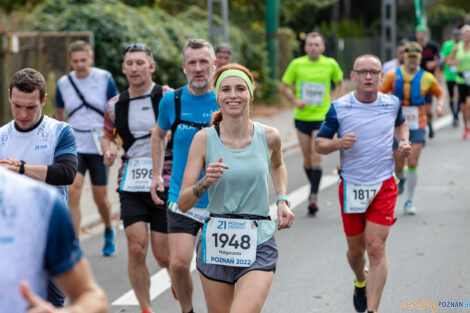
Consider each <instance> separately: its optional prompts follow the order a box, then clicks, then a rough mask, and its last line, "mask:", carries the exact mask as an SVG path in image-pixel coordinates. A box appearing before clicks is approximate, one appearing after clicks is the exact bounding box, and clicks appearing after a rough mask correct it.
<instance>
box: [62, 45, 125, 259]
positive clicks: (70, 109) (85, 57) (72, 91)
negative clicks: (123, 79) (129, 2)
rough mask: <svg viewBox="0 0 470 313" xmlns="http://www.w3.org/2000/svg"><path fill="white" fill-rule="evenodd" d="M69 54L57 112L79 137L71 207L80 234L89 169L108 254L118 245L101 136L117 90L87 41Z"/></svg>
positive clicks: (71, 191) (74, 46)
mask: <svg viewBox="0 0 470 313" xmlns="http://www.w3.org/2000/svg"><path fill="white" fill-rule="evenodd" d="M69 56H70V64H71V66H72V68H73V71H72V72H70V73H69V74H68V75H64V76H62V77H61V78H60V79H59V81H58V82H57V93H56V98H55V102H54V114H55V117H56V118H57V119H58V120H64V109H65V110H66V111H67V121H68V122H69V124H70V125H71V126H72V128H73V130H74V133H75V137H76V139H77V152H78V173H77V176H76V177H75V181H74V182H73V184H72V185H71V186H70V198H69V203H70V210H71V212H72V218H73V224H74V228H75V232H76V233H77V234H78V233H79V230H80V221H81V214H80V196H81V194H82V188H83V182H84V176H85V173H86V171H87V169H88V170H89V171H90V178H91V184H92V192H93V198H94V200H95V203H96V205H97V206H98V211H99V213H100V215H101V218H102V219H103V222H104V224H105V233H104V239H105V243H104V246H103V254H104V255H105V256H109V255H111V254H112V253H113V252H114V251H115V249H116V248H115V245H114V232H113V229H112V227H111V202H110V201H109V200H108V193H107V190H108V186H107V184H108V182H107V180H108V168H107V167H106V166H105V165H104V164H103V153H102V152H101V145H100V140H101V137H102V133H103V131H102V129H103V123H104V117H103V116H104V110H105V107H106V103H107V102H108V100H109V99H111V98H112V97H114V96H115V95H117V94H118V91H117V89H116V85H115V84H114V80H113V77H112V76H111V74H110V73H109V72H108V71H105V70H102V69H99V68H96V67H92V63H93V52H92V49H91V46H90V45H89V44H88V43H87V42H85V41H75V42H72V43H71V44H70V47H69Z"/></svg>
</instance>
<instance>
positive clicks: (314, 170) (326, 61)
mask: <svg viewBox="0 0 470 313" xmlns="http://www.w3.org/2000/svg"><path fill="white" fill-rule="evenodd" d="M304 49H305V52H306V53H307V55H304V56H302V57H300V58H296V59H294V60H292V62H291V63H290V64H289V66H288V67H287V69H286V72H285V73H284V75H283V76H282V85H281V92H282V95H283V96H284V97H285V98H286V99H287V100H289V101H290V102H291V103H292V104H293V105H294V120H295V128H297V137H298V139H299V143H300V148H301V150H302V155H303V159H304V169H305V174H306V175H307V179H308V181H309V183H310V186H311V188H310V197H309V206H308V213H309V214H310V215H313V216H314V215H315V214H316V213H317V211H318V205H317V193H318V189H319V187H320V179H321V176H322V158H321V155H320V154H318V153H317V152H316V151H315V141H314V139H315V136H316V134H317V132H318V130H319V129H320V125H321V123H322V122H323V120H324V119H325V115H326V112H328V109H329V108H330V86H331V82H332V81H333V82H334V83H335V89H336V94H337V95H340V94H342V92H343V72H342V71H341V69H340V67H339V65H338V63H337V62H336V61H335V60H334V59H332V58H328V57H326V56H324V55H322V53H323V52H324V51H325V41H324V39H323V36H322V35H321V34H319V33H316V32H313V33H309V34H307V38H306V39H305V46H304ZM294 84H295V90H296V93H295V94H294V93H293V92H292V89H291V86H292V85H294Z"/></svg>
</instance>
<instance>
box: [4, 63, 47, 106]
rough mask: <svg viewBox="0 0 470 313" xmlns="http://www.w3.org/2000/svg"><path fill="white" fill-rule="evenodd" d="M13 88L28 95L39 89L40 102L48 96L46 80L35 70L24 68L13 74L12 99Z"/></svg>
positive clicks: (11, 83) (11, 84)
mask: <svg viewBox="0 0 470 313" xmlns="http://www.w3.org/2000/svg"><path fill="white" fill-rule="evenodd" d="M13 88H16V89H18V90H19V91H22V92H26V93H32V92H34V91H35V90H36V89H37V90H39V100H40V101H42V100H43V99H44V96H45V95H46V80H45V79H44V76H42V74H41V73H39V72H38V71H36V70H35V69H32V68H24V69H22V70H19V71H18V72H16V73H15V74H13V77H12V78H11V82H10V97H11V93H12V91H13Z"/></svg>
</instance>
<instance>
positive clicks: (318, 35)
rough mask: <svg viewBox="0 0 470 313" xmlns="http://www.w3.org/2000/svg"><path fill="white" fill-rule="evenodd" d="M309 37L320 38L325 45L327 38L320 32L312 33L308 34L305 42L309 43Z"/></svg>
mask: <svg viewBox="0 0 470 313" xmlns="http://www.w3.org/2000/svg"><path fill="white" fill-rule="evenodd" d="M308 37H312V38H315V37H320V38H321V41H322V42H323V44H325V38H323V35H322V34H320V33H319V32H310V33H308V34H307V36H306V37H305V41H307V38H308Z"/></svg>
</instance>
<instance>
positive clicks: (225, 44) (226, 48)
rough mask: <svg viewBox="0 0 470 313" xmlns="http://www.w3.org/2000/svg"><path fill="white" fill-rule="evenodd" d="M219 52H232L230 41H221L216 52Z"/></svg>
mask: <svg viewBox="0 0 470 313" xmlns="http://www.w3.org/2000/svg"><path fill="white" fill-rule="evenodd" d="M219 52H223V53H228V54H232V46H231V45H230V44H229V43H228V42H221V43H219V44H218V45H217V47H215V53H219Z"/></svg>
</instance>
